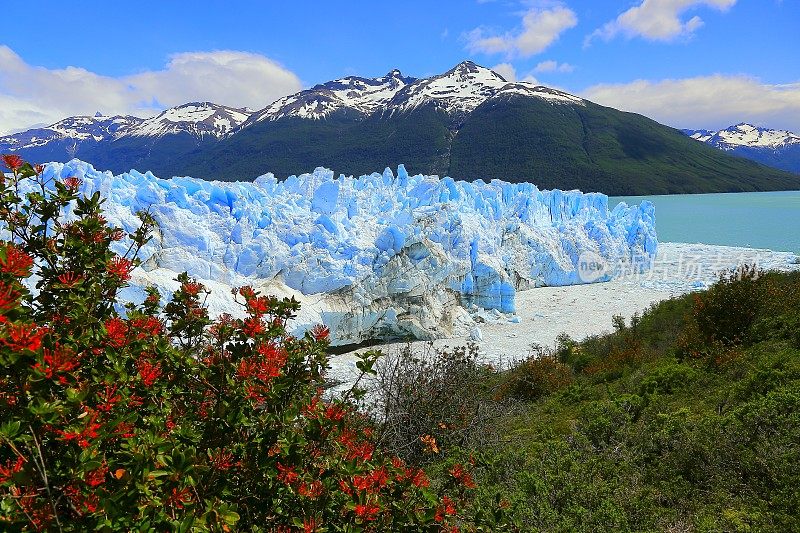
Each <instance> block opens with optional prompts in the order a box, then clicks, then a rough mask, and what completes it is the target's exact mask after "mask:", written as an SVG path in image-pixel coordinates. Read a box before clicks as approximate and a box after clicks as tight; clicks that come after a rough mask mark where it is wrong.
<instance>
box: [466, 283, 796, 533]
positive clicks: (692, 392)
mask: <svg viewBox="0 0 800 533" xmlns="http://www.w3.org/2000/svg"><path fill="white" fill-rule="evenodd" d="M738 277H739V276H733V275H732V276H731V277H729V278H726V279H723V280H721V281H720V282H718V283H717V284H716V285H715V286H713V287H712V288H711V289H710V290H708V291H706V292H702V293H697V294H693V295H687V296H684V297H681V298H677V299H673V300H669V301H666V302H663V303H661V304H659V305H656V306H654V307H652V308H651V309H649V310H648V311H647V312H645V313H644V314H643V315H642V316H641V317H634V319H633V320H632V321H631V323H630V324H626V323H625V322H624V321H623V320H621V319H618V320H616V330H615V332H614V333H612V334H609V335H605V336H598V337H593V338H589V339H587V340H586V341H584V342H580V343H577V342H574V341H571V340H570V339H568V338H566V337H564V338H562V339H560V342H559V343H558V346H557V348H556V349H555V350H553V351H552V353H542V352H541V350H539V351H538V352H536V353H535V354H534V356H533V357H531V358H530V359H528V360H526V361H524V362H522V363H520V364H518V365H516V366H515V367H514V368H511V369H510V370H508V371H506V372H504V373H499V374H496V376H495V378H494V382H495V388H494V390H495V391H497V393H498V394H499V395H500V396H502V397H504V398H505V399H506V400H508V399H511V398H518V399H520V401H521V402H522V403H521V404H520V407H519V409H518V410H516V411H515V412H513V413H511V414H508V415H505V416H504V417H502V419H500V420H498V422H497V426H498V428H500V432H501V433H502V435H503V436H504V441H505V442H503V444H502V446H496V447H489V448H484V449H483V450H481V452H480V456H481V458H482V459H483V460H484V461H485V463H486V464H489V465H491V466H489V467H487V468H485V469H484V470H482V471H481V472H482V473H481V475H479V476H478V477H477V478H476V481H478V483H479V485H480V487H481V489H480V491H481V492H482V493H485V494H486V495H487V496H486V497H487V499H490V498H492V497H494V496H493V495H494V494H496V493H497V492H501V493H504V494H506V495H507V497H509V498H510V500H511V503H512V509H513V511H514V513H515V516H516V518H517V520H519V521H520V523H521V524H523V525H524V528H525V529H528V530H544V531H609V530H622V531H797V530H798V529H800V515H798V509H800V489H799V488H798V487H800V470H799V469H798V466H797V465H798V464H800V273H797V272H796V273H793V274H777V273H769V274H766V275H763V276H761V277H757V279H754V276H753V275H752V273H745V275H744V276H741V278H742V279H738ZM565 376H568V378H567V377H565ZM484 387H485V384H484ZM476 453H477V451H476Z"/></svg>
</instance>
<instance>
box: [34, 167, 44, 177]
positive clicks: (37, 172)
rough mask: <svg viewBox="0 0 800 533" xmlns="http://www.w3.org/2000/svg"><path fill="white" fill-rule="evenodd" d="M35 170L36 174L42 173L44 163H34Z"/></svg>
mask: <svg viewBox="0 0 800 533" xmlns="http://www.w3.org/2000/svg"><path fill="white" fill-rule="evenodd" d="M33 171H34V172H36V174H38V175H41V174H42V172H44V165H33Z"/></svg>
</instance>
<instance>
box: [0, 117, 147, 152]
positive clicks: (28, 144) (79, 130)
mask: <svg viewBox="0 0 800 533" xmlns="http://www.w3.org/2000/svg"><path fill="white" fill-rule="evenodd" d="M141 122H142V119H140V118H137V117H132V116H128V115H115V116H105V115H102V114H100V113H98V114H96V115H95V116H91V117H90V116H76V117H69V118H65V119H63V120H59V121H58V122H56V123H55V124H51V125H50V126H47V127H46V128H34V129H31V130H27V131H24V132H19V133H15V134H13V135H7V136H5V137H0V146H3V147H4V149H6V150H9V151H17V150H24V149H29V148H36V147H40V146H45V145H47V144H49V143H51V142H54V141H70V140H71V141H75V142H77V143H81V142H84V141H88V140H91V141H95V142H100V141H102V140H105V139H113V138H116V137H118V136H120V135H124V134H125V133H126V132H127V131H129V130H130V129H131V128H134V127H136V126H137V125H139V124H140V123H141Z"/></svg>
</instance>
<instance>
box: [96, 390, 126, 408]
mask: <svg viewBox="0 0 800 533" xmlns="http://www.w3.org/2000/svg"><path fill="white" fill-rule="evenodd" d="M118 388H119V386H118V385H106V389H105V391H104V392H103V393H102V394H98V395H97V397H98V399H99V400H100V404H99V405H98V406H97V409H98V410H99V411H103V412H104V413H107V412H109V411H111V410H112V409H113V408H114V406H115V405H116V404H117V402H119V401H120V400H121V399H122V397H121V396H120V395H119V394H117V389H118Z"/></svg>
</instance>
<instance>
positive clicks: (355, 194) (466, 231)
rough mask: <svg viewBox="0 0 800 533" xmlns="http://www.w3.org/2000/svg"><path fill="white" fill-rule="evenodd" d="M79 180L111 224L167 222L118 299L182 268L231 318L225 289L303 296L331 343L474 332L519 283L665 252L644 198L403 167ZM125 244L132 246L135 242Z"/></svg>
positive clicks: (59, 169)
mask: <svg viewBox="0 0 800 533" xmlns="http://www.w3.org/2000/svg"><path fill="white" fill-rule="evenodd" d="M69 176H75V177H79V178H81V179H82V180H83V183H82V185H81V187H82V192H84V193H87V194H92V193H94V192H95V191H99V192H100V194H101V195H102V196H103V197H105V198H106V199H107V200H106V202H105V204H104V210H105V212H106V217H107V219H108V221H109V223H111V224H112V225H115V226H118V227H121V228H123V229H125V230H126V231H132V230H134V229H135V228H136V227H137V226H138V218H137V217H136V212H137V211H140V210H145V211H149V212H150V214H151V215H152V216H153V217H154V218H155V219H156V221H157V222H158V224H159V229H158V231H157V232H156V234H155V235H154V238H153V239H152V240H151V241H150V242H149V243H148V244H147V245H146V246H145V247H144V248H143V249H142V250H141V251H140V254H139V256H140V259H141V260H142V264H141V267H140V268H138V269H137V270H136V272H135V274H134V277H133V280H132V281H133V283H132V286H131V287H130V288H128V289H126V290H125V292H124V293H123V295H122V297H123V298H126V299H129V300H132V301H137V300H140V299H142V298H143V297H144V292H143V287H144V286H146V285H150V284H152V285H155V286H157V287H158V288H159V290H161V292H162V293H163V294H164V295H165V296H166V295H168V294H169V292H170V291H171V290H174V289H175V288H176V286H177V284H176V283H175V282H174V281H173V278H174V277H175V275H177V273H179V272H183V271H186V272H188V273H189V275H191V276H194V277H196V278H198V279H199V280H201V281H203V282H204V283H206V284H207V285H208V286H209V287H210V288H211V289H212V299H211V300H210V310H211V312H212V313H221V312H236V307H235V304H234V303H233V301H232V296H231V294H230V288H231V287H236V286H241V285H244V284H249V285H252V286H254V287H256V288H259V289H261V290H265V291H267V292H272V293H274V294H276V295H279V296H295V297H297V298H298V299H299V300H300V301H301V304H302V305H303V308H304V309H303V310H301V315H300V317H298V320H297V328H299V330H302V329H304V328H307V327H309V326H310V325H312V324H313V323H314V322H323V323H325V324H326V325H328V326H329V327H330V328H331V332H332V339H333V342H334V344H357V343H361V342H364V341H368V340H374V339H386V338H394V339H397V338H409V339H411V338H413V339H433V338H440V337H445V336H450V335H453V334H456V333H459V332H464V331H469V330H470V328H472V327H474V322H473V321H472V319H471V314H470V313H471V312H475V311H477V310H496V311H494V312H500V313H505V314H509V315H513V313H514V312H515V297H516V294H517V292H518V291H521V290H526V289H531V288H534V287H540V286H556V285H571V284H578V283H583V282H584V281H585V278H584V277H583V276H581V272H580V268H579V267H580V261H581V258H582V257H585V256H586V254H589V256H590V257H596V258H600V259H602V260H603V261H605V262H607V263H608V264H616V263H619V262H630V261H632V260H634V261H640V262H643V263H644V262H646V260H647V259H650V258H653V257H654V256H655V254H656V251H657V246H658V240H657V235H656V230H655V210H654V207H653V205H652V204H651V203H649V202H647V201H643V202H642V203H641V204H640V205H635V206H627V205H625V204H620V205H618V206H617V207H616V208H614V209H613V210H611V211H609V208H608V197H607V196H605V195H603V194H600V193H582V192H580V191H560V190H551V191H548V190H539V189H538V188H537V187H536V186H535V185H533V184H530V183H516V184H513V183H508V182H505V181H501V180H497V179H493V180H491V181H488V182H486V181H482V180H477V181H474V182H465V181H457V180H453V179H451V178H449V177H444V178H439V177H437V176H426V175H413V176H412V175H409V173H408V172H407V171H406V169H405V168H404V167H403V166H402V165H400V166H399V167H398V168H397V171H396V173H395V172H393V171H392V170H391V169H389V168H387V169H386V170H385V171H384V172H383V173H382V174H381V173H373V174H369V175H364V176H360V177H353V176H344V175H340V176H339V177H335V176H334V173H333V172H332V171H331V170H327V169H324V168H317V169H316V170H315V171H314V172H312V173H309V174H302V175H298V176H290V177H289V178H287V179H286V180H284V181H278V180H277V179H276V178H275V177H274V176H273V175H272V174H265V175H262V176H260V177H258V178H256V179H255V181H253V182H217V181H204V180H200V179H194V178H190V177H173V178H170V179H161V178H158V177H156V176H154V175H153V174H152V173H150V172H146V173H140V172H137V171H133V170H132V171H130V172H127V173H123V174H119V175H113V174H112V173H111V172H102V171H98V170H95V169H94V168H93V167H92V166H91V165H90V164H88V163H85V162H82V161H79V160H77V159H76V160H72V161H70V162H68V163H50V164H49V165H47V167H46V170H45V173H44V177H45V178H46V179H51V178H52V179H63V178H66V177H69ZM116 246H119V251H121V252H122V251H124V249H126V248H127V243H126V242H125V241H121V242H119V243H116ZM642 259H644V261H642ZM613 275H614V273H613V269H608V271H604V272H603V273H602V274H601V275H599V276H596V277H595V278H593V279H592V281H600V282H602V281H607V280H609V279H611V277H612V276H613Z"/></svg>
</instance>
